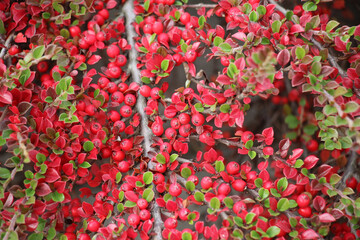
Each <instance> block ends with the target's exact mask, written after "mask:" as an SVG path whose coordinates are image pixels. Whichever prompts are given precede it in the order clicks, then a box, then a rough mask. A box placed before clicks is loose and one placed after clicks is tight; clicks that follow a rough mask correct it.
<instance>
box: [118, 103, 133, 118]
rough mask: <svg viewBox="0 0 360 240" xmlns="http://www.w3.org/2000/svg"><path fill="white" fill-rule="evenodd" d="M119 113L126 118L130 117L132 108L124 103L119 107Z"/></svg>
mask: <svg viewBox="0 0 360 240" xmlns="http://www.w3.org/2000/svg"><path fill="white" fill-rule="evenodd" d="M120 114H121V116H123V117H125V118H127V117H130V116H131V114H132V109H131V107H130V106H128V105H124V106H122V107H121V108H120Z"/></svg>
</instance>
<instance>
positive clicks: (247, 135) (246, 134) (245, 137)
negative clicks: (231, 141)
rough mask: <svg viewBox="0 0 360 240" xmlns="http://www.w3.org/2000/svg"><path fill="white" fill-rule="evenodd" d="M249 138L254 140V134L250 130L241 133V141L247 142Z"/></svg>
mask: <svg viewBox="0 0 360 240" xmlns="http://www.w3.org/2000/svg"><path fill="white" fill-rule="evenodd" d="M249 140H254V134H253V133H252V132H250V131H245V132H243V134H242V135H241V141H243V142H244V143H246V142H247V141H249Z"/></svg>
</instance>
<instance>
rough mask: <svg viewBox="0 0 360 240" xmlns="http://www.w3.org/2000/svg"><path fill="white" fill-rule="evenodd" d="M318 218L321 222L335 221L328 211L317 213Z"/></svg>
mask: <svg viewBox="0 0 360 240" xmlns="http://www.w3.org/2000/svg"><path fill="white" fill-rule="evenodd" d="M319 219H320V222H323V223H330V222H335V221H336V219H335V218H334V217H333V215H331V214H330V213H323V214H321V215H319Z"/></svg>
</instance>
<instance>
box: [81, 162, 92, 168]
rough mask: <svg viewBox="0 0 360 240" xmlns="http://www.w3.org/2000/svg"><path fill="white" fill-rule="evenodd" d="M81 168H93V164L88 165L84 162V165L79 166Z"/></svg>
mask: <svg viewBox="0 0 360 240" xmlns="http://www.w3.org/2000/svg"><path fill="white" fill-rule="evenodd" d="M79 167H81V168H89V167H91V164H90V163H88V162H83V163H82V164H80V165H79Z"/></svg>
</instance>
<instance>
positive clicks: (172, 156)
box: [170, 153, 179, 163]
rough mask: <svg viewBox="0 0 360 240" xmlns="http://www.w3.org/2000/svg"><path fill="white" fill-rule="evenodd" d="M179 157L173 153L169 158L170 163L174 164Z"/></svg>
mask: <svg viewBox="0 0 360 240" xmlns="http://www.w3.org/2000/svg"><path fill="white" fill-rule="evenodd" d="M178 157H179V154H176V153H173V154H171V156H170V163H172V162H174V161H175V160H176V159H177V158H178Z"/></svg>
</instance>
